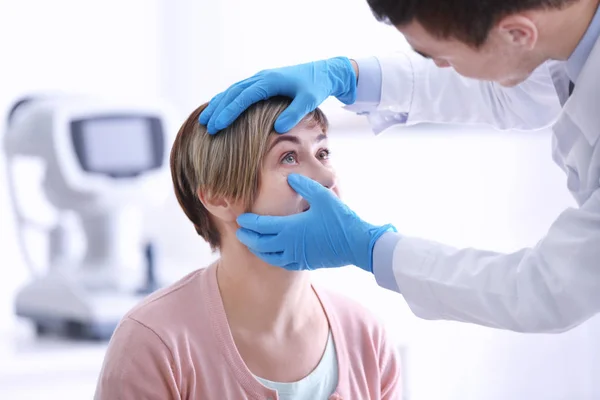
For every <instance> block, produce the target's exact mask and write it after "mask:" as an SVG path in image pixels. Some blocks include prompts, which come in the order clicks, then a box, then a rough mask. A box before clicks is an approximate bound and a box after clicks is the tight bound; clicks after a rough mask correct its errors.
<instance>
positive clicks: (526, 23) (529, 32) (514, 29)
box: [496, 14, 539, 50]
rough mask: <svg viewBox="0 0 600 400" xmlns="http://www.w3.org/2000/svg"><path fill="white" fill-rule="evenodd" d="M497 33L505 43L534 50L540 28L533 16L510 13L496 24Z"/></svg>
mask: <svg viewBox="0 0 600 400" xmlns="http://www.w3.org/2000/svg"><path fill="white" fill-rule="evenodd" d="M496 30H497V33H498V34H499V35H500V38H501V40H503V41H504V42H505V43H507V44H509V45H512V46H518V47H522V48H524V49H525V50H532V49H533V48H534V47H535V45H536V44H537V41H538V36H539V32H538V28H537V26H536V24H535V22H534V21H533V20H531V18H528V17H526V16H524V15H519V14H515V15H509V16H506V17H504V18H503V19H501V20H500V21H499V22H498V23H497V24H496Z"/></svg>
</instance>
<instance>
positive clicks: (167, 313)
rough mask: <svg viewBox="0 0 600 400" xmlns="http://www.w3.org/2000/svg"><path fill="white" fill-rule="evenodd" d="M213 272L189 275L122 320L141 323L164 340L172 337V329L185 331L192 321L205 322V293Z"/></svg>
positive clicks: (131, 311) (164, 289)
mask: <svg viewBox="0 0 600 400" xmlns="http://www.w3.org/2000/svg"><path fill="white" fill-rule="evenodd" d="M210 273H211V267H210V266H209V267H207V268H201V269H198V270H195V271H193V272H190V273H188V274H187V275H185V276H184V277H183V278H181V279H179V280H178V281H176V282H174V283H172V284H170V285H168V286H165V287H163V288H160V289H158V290H157V291H155V292H154V293H152V294H150V295H148V296H147V297H146V298H144V299H143V300H142V301H140V302H139V303H138V304H137V305H136V306H135V307H133V308H132V309H131V310H130V311H129V312H128V313H127V314H126V315H125V316H124V318H123V319H124V320H127V319H132V320H135V321H138V322H139V323H140V324H142V325H144V326H146V327H148V328H149V329H151V330H153V331H155V332H156V333H157V334H158V335H159V336H161V337H163V336H169V331H170V330H175V331H182V330H183V329H182V328H183V327H184V326H185V325H186V324H189V323H190V322H191V321H197V320H198V318H200V319H203V311H204V309H205V307H204V306H203V304H204V303H205V300H206V296H208V294H209V293H210V291H209V290H205V288H206V287H207V286H209V285H210ZM194 305H196V306H194Z"/></svg>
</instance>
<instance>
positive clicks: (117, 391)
mask: <svg viewBox="0 0 600 400" xmlns="http://www.w3.org/2000/svg"><path fill="white" fill-rule="evenodd" d="M173 364H174V361H173V357H172V355H171V353H170V351H169V349H168V348H167V347H166V345H165V344H164V342H163V341H162V340H161V339H160V337H159V336H158V335H157V334H156V333H155V332H154V331H153V330H152V329H150V328H148V327H147V326H146V325H144V324H142V323H141V322H138V321H137V320H135V319H132V318H125V319H124V320H123V321H122V322H121V323H120V324H119V326H118V327H117V329H116V330H115V333H114V334H113V337H112V338H111V340H110V343H109V346H108V349H107V351H106V355H105V357H104V363H103V365H102V370H101V372H100V377H99V379H98V384H97V387H96V393H95V396H94V400H109V399H110V400H116V399H118V400H134V399H148V400H153V399H156V400H159V399H160V400H166V399H180V398H181V396H180V393H179V389H178V386H177V378H176V373H175V372H174V369H173Z"/></svg>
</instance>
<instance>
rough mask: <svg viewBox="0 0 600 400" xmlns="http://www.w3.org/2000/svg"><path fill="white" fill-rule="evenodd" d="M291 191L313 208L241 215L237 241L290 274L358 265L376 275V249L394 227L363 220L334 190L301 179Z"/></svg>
mask: <svg viewBox="0 0 600 400" xmlns="http://www.w3.org/2000/svg"><path fill="white" fill-rule="evenodd" d="M288 183H289V184H290V186H291V187H292V188H293V189H294V190H295V191H296V192H298V193H299V194H300V195H301V196H302V197H304V198H305V199H306V200H307V201H308V203H309V204H310V208H309V209H308V210H307V211H305V212H303V213H300V214H294V215H290V216H285V217H273V216H259V215H256V214H242V215H241V216H239V217H238V224H239V225H240V226H241V228H240V229H238V231H237V237H238V239H239V240H240V241H241V242H242V243H243V244H245V245H246V246H247V247H248V248H249V249H250V251H252V253H254V254H255V255H257V256H258V257H259V258H261V259H262V260H264V261H265V262H267V263H269V264H271V265H276V266H279V267H283V268H285V269H288V270H307V269H308V270H313V269H318V268H332V267H341V266H344V265H356V266H357V267H360V268H362V269H364V270H365V271H369V272H373V266H372V259H373V247H374V246H375V242H376V241H377V239H379V237H380V236H381V235H383V234H384V233H385V232H387V231H389V230H393V231H395V230H396V229H395V228H394V227H393V226H392V225H384V226H374V225H371V224H369V223H367V222H365V221H363V220H362V219H360V218H359V217H358V215H356V214H355V213H354V212H353V211H352V210H350V208H348V206H346V205H345V204H344V203H342V201H341V200H340V199H339V198H338V197H337V196H336V195H335V194H334V193H333V192H332V191H331V190H329V189H327V188H325V187H324V186H322V185H321V184H319V183H318V182H315V181H313V180H312V179H309V178H306V177H304V176H302V175H298V174H290V175H289V176H288Z"/></svg>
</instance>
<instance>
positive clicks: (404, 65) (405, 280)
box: [200, 0, 600, 332]
mask: <svg viewBox="0 0 600 400" xmlns="http://www.w3.org/2000/svg"><path fill="white" fill-rule="evenodd" d="M599 2H600V0H529V1H523V0H490V1H486V2H485V4H484V3H482V2H481V0H457V1H452V2H448V1H446V0H368V3H369V5H370V7H371V9H372V11H373V13H374V15H375V16H376V17H377V18H378V19H379V20H380V21H384V22H386V23H390V24H392V25H394V26H395V27H396V28H397V29H398V30H399V31H400V32H401V33H402V34H403V35H404V37H405V38H406V40H407V41H408V43H409V44H410V45H411V47H412V48H413V49H414V50H415V51H414V52H404V53H398V54H396V55H393V56H390V57H387V58H375V57H373V58H367V59H362V60H349V59H348V58H345V57H338V58H333V59H329V60H321V61H317V62H312V63H307V64H302V65H296V66H289V67H283V68H278V69H272V70H265V71H261V72H259V73H258V74H256V75H254V76H252V77H250V78H248V79H246V80H244V81H241V82H238V83H236V84H235V85H233V86H231V87H230V88H229V89H227V90H226V91H225V92H223V93H221V94H219V95H217V96H216V97H215V98H214V99H213V100H212V101H211V104H210V106H209V107H208V108H207V109H206V110H205V112H204V113H203V114H202V115H201V116H200V122H201V123H203V124H207V125H208V129H209V132H210V133H212V134H214V133H217V132H218V131H219V130H220V129H223V128H224V127H226V126H227V125H229V124H230V123H231V122H232V121H233V120H235V118H237V117H238V116H239V115H240V113H242V112H243V111H244V110H245V109H246V108H247V107H248V106H249V105H251V104H252V103H254V102H257V101H259V100H261V99H265V98H268V97H270V96H275V95H285V96H289V97H292V98H294V101H293V103H292V104H291V105H290V106H289V107H288V109H287V110H286V111H285V112H284V113H282V114H281V116H280V117H279V119H278V120H277V122H276V124H275V129H276V130H277V131H278V132H280V133H284V132H287V131H288V130H290V129H291V128H292V127H293V126H294V125H295V124H296V123H297V122H298V121H299V120H300V119H301V118H302V117H303V116H304V115H306V113H307V112H309V111H311V110H313V109H314V108H316V107H317V106H318V105H319V104H320V103H321V102H322V101H324V100H325V99H326V98H327V97H328V96H335V97H337V98H338V99H339V100H340V101H341V102H343V103H345V104H346V107H347V108H348V109H350V110H352V111H354V112H357V113H359V114H363V115H366V116H367V118H368V119H369V121H370V123H371V125H372V127H373V130H374V132H375V133H379V132H381V131H383V130H385V129H386V128H388V127H389V126H391V125H393V124H404V125H412V124H417V123H420V122H447V123H482V124H488V125H491V126H494V127H497V128H500V129H538V128H542V127H546V126H550V125H552V128H553V137H552V144H553V146H552V157H553V159H554V160H555V162H556V163H557V164H558V165H559V166H560V167H561V168H562V169H563V170H564V172H565V174H566V178H567V179H566V184H567V187H568V189H569V191H570V192H571V193H572V195H573V196H574V198H575V200H576V201H577V203H578V207H577V208H574V209H567V210H565V211H564V212H562V214H561V215H560V216H559V217H558V219H557V220H556V221H555V222H554V223H553V224H552V226H551V228H550V229H549V230H548V232H547V234H546V236H545V237H543V238H541V240H540V241H539V242H538V243H537V245H536V246H535V247H533V248H525V249H522V250H520V251H517V252H515V253H511V254H500V253H494V252H490V251H483V250H476V249H471V248H468V249H457V248H452V247H449V246H445V245H442V244H439V243H434V242H431V241H427V240H423V239H420V238H413V237H407V236H404V235H402V234H401V233H398V232H396V229H395V228H394V227H393V226H391V225H386V226H374V225H371V224H369V223H367V222H365V221H363V220H362V219H361V218H360V217H359V216H357V215H356V214H355V213H354V212H352V211H351V210H350V209H349V208H348V207H347V206H346V205H345V204H343V203H342V202H341V201H340V200H339V199H338V198H337V197H336V196H335V195H333V194H332V193H331V192H330V191H329V190H328V189H327V188H325V187H323V186H321V185H320V184H318V183H317V182H315V181H313V180H311V179H309V178H305V177H302V176H298V175H293V174H292V175H290V176H289V177H288V182H289V184H290V186H291V187H292V188H293V189H294V190H296V191H297V192H298V193H299V194H301V195H302V196H303V197H304V198H306V199H307V200H308V202H309V203H310V209H309V210H308V211H306V212H304V213H301V214H297V215H292V216H287V217H272V216H258V215H253V214H244V215H242V216H240V217H239V219H238V222H239V225H240V226H241V228H240V229H239V231H238V237H239V238H240V240H241V241H242V242H243V243H244V244H245V245H246V246H248V248H249V249H250V250H251V251H253V252H254V253H255V254H257V255H258V256H259V257H261V258H263V259H264V260H266V261H267V262H269V263H271V264H274V265H278V266H281V267H283V268H286V269H295V270H300V269H316V268H328V267H338V266H343V265H348V264H353V265H356V266H358V267H360V268H362V269H364V270H366V271H370V272H372V273H373V274H374V275H375V277H376V280H377V282H378V283H379V285H380V286H382V287H385V288H388V289H391V290H394V291H397V292H399V293H401V294H402V295H403V296H404V298H405V299H406V301H407V302H408V304H409V306H410V308H411V310H412V311H413V312H414V313H415V314H416V315H417V316H419V317H421V318H425V319H447V320H456V321H464V322H471V323H476V324H480V325H484V326H489V327H496V328H502V329H508V330H513V331H519V332H562V331H566V330H569V329H571V328H573V327H575V326H577V325H579V324H581V323H583V322H584V321H586V320H587V319H589V318H591V317H593V316H594V315H596V314H598V313H599V312H600V11H599V9H598V5H599ZM372 172H373V173H377V172H378V171H372ZM374 202H375V200H374ZM374 204H375V203H374Z"/></svg>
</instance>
